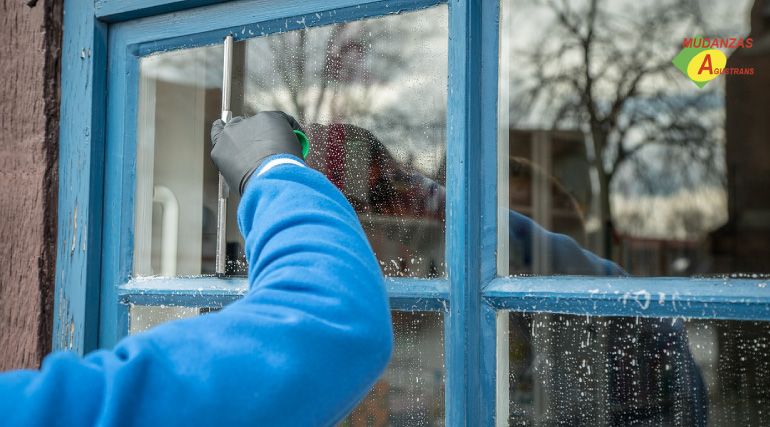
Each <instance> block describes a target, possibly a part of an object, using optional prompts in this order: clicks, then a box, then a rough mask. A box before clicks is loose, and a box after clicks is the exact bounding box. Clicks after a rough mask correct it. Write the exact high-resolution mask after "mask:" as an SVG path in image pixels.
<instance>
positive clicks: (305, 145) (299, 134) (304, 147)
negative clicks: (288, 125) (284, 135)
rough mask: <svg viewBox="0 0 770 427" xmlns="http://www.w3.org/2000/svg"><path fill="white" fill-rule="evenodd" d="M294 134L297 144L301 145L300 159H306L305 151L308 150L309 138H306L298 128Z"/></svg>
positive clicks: (307, 151)
mask: <svg viewBox="0 0 770 427" xmlns="http://www.w3.org/2000/svg"><path fill="white" fill-rule="evenodd" d="M294 134H295V135H297V139H298V140H299V145H301V146H302V160H305V159H307V153H309V152H310V140H309V139H307V136H305V134H304V133H302V131H300V130H295V131H294Z"/></svg>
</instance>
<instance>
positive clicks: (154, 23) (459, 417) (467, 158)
mask: <svg viewBox="0 0 770 427" xmlns="http://www.w3.org/2000/svg"><path fill="white" fill-rule="evenodd" d="M441 3H447V5H448V8H449V35H450V37H449V38H450V43H449V68H448V78H449V80H448V81H449V88H450V90H449V91H448V105H447V107H448V108H447V150H448V153H447V194H448V195H449V198H448V200H447V233H446V236H447V242H446V243H447V244H446V248H447V249H446V259H447V271H448V278H447V279H430V280H423V279H395V278H393V279H389V280H388V281H387V286H388V293H389V295H390V300H391V304H392V307H393V308H394V309H397V310H436V311H444V312H445V313H447V314H448V316H447V317H446V319H447V321H446V322H445V328H446V332H445V336H446V344H445V345H446V351H445V354H446V367H447V382H446V388H447V393H446V408H447V410H446V413H447V424H448V425H487V426H491V425H495V411H496V397H499V396H505V395H506V394H505V393H503V392H500V391H499V390H498V389H497V387H499V384H500V382H499V381H498V380H497V378H496V377H497V375H496V372H497V371H498V365H497V363H498V358H497V349H498V347H500V346H499V344H498V340H499V339H500V337H499V336H498V333H497V325H498V324H499V323H498V322H499V319H500V318H501V316H500V313H501V310H517V311H523V312H553V313H568V314H580V315H587V314H590V315H597V316H642V317H689V318H706V319H744V320H746V319H751V320H770V288H767V287H764V286H763V283H764V282H763V281H762V280H753V279H737V278H725V279H691V278H681V279H674V278H670V279H668V278H666V279H648V278H606V277H604V278H563V277H562V278H553V277H524V278H515V277H512V278H509V277H497V275H496V260H495V254H496V248H497V230H496V226H497V173H496V165H497V114H498V110H497V91H498V87H497V82H498V27H497V23H498V16H499V5H498V2H495V1H481V0H457V1H454V0H453V1H451V2H447V1H442V0H378V1H374V0H370V1H364V2H354V1H352V0H325V1H320V0H314V1H291V2H287V1H267V0H244V1H231V2H225V1H221V0H219V1H218V0H197V1H186V2H183V1H179V0H139V1H133V2H123V1H120V0H97V1H95V2H94V3H90V2H88V1H84V2H78V1H68V2H67V3H66V5H65V12H66V13H65V34H64V43H63V46H64V47H63V49H64V59H63V66H62V114H61V142H60V146H61V151H60V162H59V164H60V196H59V240H58V242H59V243H58V265H57V276H56V300H55V304H56V307H55V313H56V314H55V315H56V321H55V326H54V348H55V349H71V350H74V351H76V352H77V353H80V354H84V353H87V352H89V351H92V350H94V349H96V348H99V347H110V346H112V345H113V344H114V343H115V342H116V341H117V340H119V339H120V338H121V337H122V336H124V335H125V334H126V333H127V331H128V312H127V310H128V309H127V307H128V306H127V303H138V304H149V303H151V304H168V305H172V304H173V305H181V306H196V307H221V306H223V305H225V304H227V303H229V302H231V301H233V300H235V299H237V298H238V297H239V296H240V295H241V294H242V293H243V292H244V290H245V289H246V282H245V279H217V278H210V277H209V278H207V277H201V278H179V279H168V278H165V279H144V280H143V281H141V282H137V281H132V280H131V270H132V250H133V247H132V246H133V235H132V233H133V226H134V222H133V212H134V185H135V173H136V171H135V160H136V120H137V105H138V90H137V88H138V81H139V59H140V58H141V57H142V56H145V55H148V54H151V53H153V52H158V51H164V50H170V49H179V48H183V47H184V48H188V47H196V46H204V45H212V44H217V43H221V40H222V39H223V37H224V36H225V35H227V34H229V33H231V32H232V33H233V34H234V35H235V37H236V40H238V39H242V37H243V35H242V32H241V29H243V28H244V27H245V28H249V29H252V28H258V29H259V31H258V32H257V31H254V33H256V34H260V33H271V32H276V31H279V30H286V29H287V28H288V29H293V26H294V27H297V26H298V25H299V24H297V23H296V21H297V20H293V19H292V20H289V19H288V18H295V17H296V18H301V17H304V18H305V21H304V22H305V25H307V26H317V25H325V24H330V23H337V22H344V21H349V20H354V19H362V18H366V17H374V16H380V15H384V14H388V13H393V12H394V11H408V10H416V9H420V8H425V7H429V6H434V5H436V4H441ZM327 12H331V13H327ZM287 25H288V27H287ZM236 29H237V30H238V31H235V30H236ZM246 34H248V32H246ZM108 94H109V95H108ZM199 289H206V290H205V291H199ZM672 289H675V290H676V292H678V295H679V299H678V300H673V301H672V300H671V299H669V300H667V301H664V300H660V299H656V295H658V293H657V292H658V290H660V291H662V292H666V293H668V294H671V290H672ZM597 290H598V291H597ZM643 290H644V291H646V292H649V294H650V295H651V297H650V301H649V304H648V305H649V308H650V309H649V310H643V309H640V306H639V305H638V304H630V303H629V301H628V299H627V298H626V299H624V298H622V297H618V294H619V295H621V296H622V295H635V294H636V293H637V292H640V291H643ZM503 374H505V375H507V372H503ZM505 398H507V397H505Z"/></svg>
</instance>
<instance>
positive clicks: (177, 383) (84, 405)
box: [0, 112, 392, 426]
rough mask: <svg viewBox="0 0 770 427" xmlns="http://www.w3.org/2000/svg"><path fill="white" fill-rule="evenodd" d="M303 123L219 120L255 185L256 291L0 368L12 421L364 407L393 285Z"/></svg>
mask: <svg viewBox="0 0 770 427" xmlns="http://www.w3.org/2000/svg"><path fill="white" fill-rule="evenodd" d="M292 127H294V128H295V129H297V128H298V125H297V123H296V122H295V121H294V120H293V119H292V118H291V117H288V116H286V115H284V114H283V113H274V112H271V113H261V114H258V115H256V116H254V117H251V118H249V119H245V120H244V119H241V118H235V119H233V120H232V121H231V122H229V123H228V124H227V125H226V126H225V125H223V124H222V123H221V122H217V123H215V125H214V127H213V129H212V140H213V141H215V145H214V148H213V150H212V158H213V160H214V162H215V163H216V164H217V166H218V167H219V168H220V170H221V172H222V174H223V175H224V176H225V178H226V179H227V182H228V183H229V185H230V186H231V188H232V189H233V190H238V191H240V192H241V193H242V199H241V203H240V206H239V208H238V224H239V226H240V229H241V231H242V232H243V234H244V236H245V241H246V255H247V258H248V261H249V292H248V293H247V294H246V295H245V296H244V298H242V299H241V300H239V301H237V302H235V303H233V304H231V305H230V306H228V307H226V308H225V309H223V310H221V311H219V312H216V313H212V314H207V315H203V316H199V317H196V318H191V319H184V320H179V321H174V322H170V323H166V324H163V325H160V326H158V327H156V328H154V329H151V330H150V331H147V332H146V333H142V334H138V335H132V336H129V337H127V338H125V339H123V340H121V341H120V342H119V343H118V344H117V345H116V347H115V349H113V350H100V351H96V352H94V353H91V354H89V355H88V356H86V357H85V358H83V359H79V358H78V357H77V356H75V355H74V354H72V353H68V352H59V353H55V354H53V355H50V356H49V357H47V358H46V360H45V361H44V363H43V366H42V368H41V370H40V371H15V372H9V373H5V374H2V375H0V414H2V420H0V424H3V425H20V426H21V425H23V426H30V425H73V426H84V425H92V424H99V425H142V426H146V425H264V426H278V425H286V426H306V425H324V426H332V425H335V424H336V423H338V422H339V421H341V420H342V419H343V417H344V416H345V415H346V414H347V413H348V412H349V411H351V410H352V409H353V407H354V406H355V404H356V403H357V402H358V401H359V400H360V399H361V398H362V397H363V396H364V395H365V394H366V392H367V390H369V389H370V388H371V386H372V385H373V384H374V383H375V381H376V379H377V377H378V376H379V375H380V374H381V373H382V372H383V370H384V369H385V365H386V364H387V362H388V359H389V357H390V352H391V349H392V332H391V323H390V315H389V310H388V302H387V296H386V294H385V290H384V286H383V280H382V276H381V274H380V271H379V268H378V265H377V262H376V260H375V258H374V256H373V254H372V251H371V249H370V247H369V244H368V243H367V241H366V236H365V235H364V232H363V231H362V230H361V227H360V225H359V224H358V221H357V220H356V215H355V213H354V212H353V210H352V209H351V207H350V205H349V204H348V203H347V201H346V200H345V198H344V197H343V196H342V194H340V192H339V191H337V190H336V189H335V188H334V186H333V185H332V184H331V183H330V182H329V181H328V180H327V179H326V178H324V177H323V176H322V175H321V174H320V173H318V172H316V171H314V170H312V169H310V168H308V167H306V166H305V164H304V163H303V162H302V161H301V160H300V159H299V158H298V154H299V151H298V150H299V144H298V143H297V140H296V137H295V135H294V133H293V130H292Z"/></svg>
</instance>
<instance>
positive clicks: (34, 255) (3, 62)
mask: <svg viewBox="0 0 770 427" xmlns="http://www.w3.org/2000/svg"><path fill="white" fill-rule="evenodd" d="M61 23H62V0H41V1H22V0H3V1H2V3H0V75H1V76H2V79H0V260H2V261H1V263H0V371H4V370H8V369H16V368H36V367H38V366H39V365H40V362H41V361H42V358H43V356H44V355H45V354H47V353H48V352H49V351H50V348H51V331H52V323H53V289H54V274H55V259H56V205H57V194H58V177H57V175H58V174H57V167H58V166H57V159H58V148H59V144H58V140H59V69H60V57H61V52H60V51H61Z"/></svg>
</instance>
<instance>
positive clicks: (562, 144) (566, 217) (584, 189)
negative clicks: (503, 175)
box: [509, 130, 597, 247]
mask: <svg viewBox="0 0 770 427" xmlns="http://www.w3.org/2000/svg"><path fill="white" fill-rule="evenodd" d="M509 147H510V148H509V154H510V155H511V156H512V157H515V158H519V159H527V160H529V161H531V162H532V164H533V165H534V170H533V171H532V172H533V173H517V171H516V167H515V166H514V165H513V164H511V166H510V167H509V174H510V182H509V197H510V198H509V203H510V204H509V206H510V209H512V210H514V211H516V212H518V213H520V214H522V215H526V216H528V217H530V218H532V219H534V220H535V222H537V223H538V224H540V225H541V226H543V227H544V228H546V229H548V230H550V231H553V232H556V233H561V234H566V235H568V236H570V237H572V238H574V239H575V240H577V241H578V242H579V243H580V244H581V245H584V246H586V245H587V246H588V247H591V244H590V237H591V233H590V231H591V230H590V229H589V230H584V229H585V228H586V225H589V224H590V223H591V221H592V219H593V213H594V212H595V210H594V206H593V203H595V200H596V196H597V195H595V191H597V189H594V188H593V187H592V184H591V167H592V166H591V164H590V162H589V161H588V156H587V154H586V145H585V137H584V136H583V133H582V132H579V131H544V130H511V131H510V132H509ZM514 163H520V161H518V162H514ZM540 172H542V173H540ZM517 175H519V176H517ZM550 177H553V178H555V179H556V181H557V183H558V187H557V188H554V187H555V186H556V185H555V184H554V183H553V182H551V181H550ZM562 190H565V191H562ZM565 192H566V194H569V195H570V196H572V198H574V201H576V202H577V205H578V208H579V210H580V213H582V216H583V218H582V219H581V220H580V221H579V223H576V221H575V214H576V212H575V209H574V206H571V201H568V200H565V199H564V197H562V196H564V195H565V194H563V193H565ZM585 231H589V235H588V236H586V233H585ZM586 237H588V238H589V240H588V241H586Z"/></svg>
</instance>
